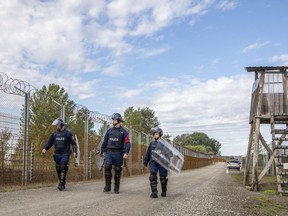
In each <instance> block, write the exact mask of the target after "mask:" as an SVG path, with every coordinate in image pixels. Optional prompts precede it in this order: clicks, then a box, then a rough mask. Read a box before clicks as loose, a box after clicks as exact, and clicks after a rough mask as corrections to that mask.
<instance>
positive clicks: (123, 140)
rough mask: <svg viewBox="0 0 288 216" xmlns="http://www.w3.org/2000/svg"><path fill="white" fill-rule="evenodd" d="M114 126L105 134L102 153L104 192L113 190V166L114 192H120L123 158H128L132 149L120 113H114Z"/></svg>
mask: <svg viewBox="0 0 288 216" xmlns="http://www.w3.org/2000/svg"><path fill="white" fill-rule="evenodd" d="M112 120H113V127H112V128H109V129H108V130H107V132H106V134H105V136H104V140H103V144H102V147H101V154H102V155H105V164H104V169H105V187H104V190H103V191H104V192H109V191H111V180H112V166H114V171H115V175H114V181H115V182H114V183H115V184H114V192H115V193H116V194H118V193H119V189H120V177H121V171H122V165H123V159H124V160H126V159H128V156H129V151H130V140H129V133H128V132H127V131H126V130H125V129H124V128H123V127H122V126H121V123H122V122H123V119H122V117H121V115H120V114H119V113H114V114H113V115H112Z"/></svg>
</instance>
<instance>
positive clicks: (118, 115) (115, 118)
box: [112, 113, 123, 122]
mask: <svg viewBox="0 0 288 216" xmlns="http://www.w3.org/2000/svg"><path fill="white" fill-rule="evenodd" d="M112 120H118V121H119V122H123V119H122V116H121V115H120V114H119V113H113V115H112Z"/></svg>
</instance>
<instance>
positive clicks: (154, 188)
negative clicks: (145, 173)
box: [143, 127, 168, 198]
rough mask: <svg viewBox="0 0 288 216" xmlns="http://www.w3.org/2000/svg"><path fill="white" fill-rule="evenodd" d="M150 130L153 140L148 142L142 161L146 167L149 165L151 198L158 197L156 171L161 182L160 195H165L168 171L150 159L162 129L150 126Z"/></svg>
mask: <svg viewBox="0 0 288 216" xmlns="http://www.w3.org/2000/svg"><path fill="white" fill-rule="evenodd" d="M151 131H152V135H153V138H154V141H152V142H151V143H150V144H149V146H148V149H147V151H146V155H145V158H144V161H143V163H144V166H145V167H147V165H148V164H149V165H150V176H149V180H150V186H151V191H152V193H151V195H150V197H151V198H158V190H157V184H158V182H157V173H158V171H159V175H160V183H161V189H162V193H161V196H162V197H166V192H167V182H168V179H167V175H168V171H167V169H165V168H164V167H163V166H161V165H160V164H159V163H157V162H156V161H154V160H153V159H152V153H153V151H155V149H156V147H157V144H158V142H159V139H160V138H161V136H162V135H163V131H162V129H161V128H159V127H156V128H152V130H151Z"/></svg>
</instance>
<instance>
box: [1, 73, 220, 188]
mask: <svg viewBox="0 0 288 216" xmlns="http://www.w3.org/2000/svg"><path fill="white" fill-rule="evenodd" d="M31 91H36V90H35V89H34V88H33V87H31V86H30V85H29V84H28V83H25V82H24V81H22V80H15V79H12V78H10V77H8V76H7V75H6V74H5V73H1V72H0V97H1V101H0V108H1V109H0V162H1V167H0V170H1V179H0V185H4V186H5V185H27V184H31V183H43V182H54V181H56V180H57V176H56V172H55V164H54V161H53V159H52V158H53V150H50V151H48V152H47V153H46V154H45V155H43V154H41V150H42V148H43V146H44V145H45V144H46V143H45V142H44V141H43V140H41V139H40V138H39V137H40V135H41V136H45V137H46V141H48V138H49V135H50V134H51V132H52V128H47V129H45V130H44V129H43V130H42V131H43V132H42V134H40V135H39V136H38V135H35V133H32V132H33V131H30V133H29V130H30V126H31V119H30V118H29V113H30V103H29V102H30V93H31ZM55 102H56V101H55ZM56 103H57V102H56ZM58 105H59V107H58V108H59V112H58V114H57V115H58V116H59V113H60V117H62V118H63V119H65V117H66V118H67V119H70V120H71V119H74V120H75V119H76V118H79V115H81V119H82V120H83V122H84V123H83V125H81V128H73V130H72V132H73V134H74V135H76V136H77V139H78V140H79V144H80V150H81V154H80V166H79V167H75V166H74V161H73V158H72V157H71V160H70V165H69V172H68V179H69V181H85V180H90V179H99V178H102V177H103V171H101V170H99V169H98V168H97V166H96V157H95V155H96V148H97V146H98V144H99V143H100V140H101V138H102V137H101V136H100V135H98V134H97V133H91V131H90V130H89V124H90V123H91V122H92V123H93V125H94V127H98V128H102V129H103V134H104V131H105V130H107V128H108V127H109V123H110V121H111V119H110V117H109V116H107V115H103V114H100V113H98V112H95V111H89V110H88V109H87V108H86V107H84V106H82V105H79V104H78V105H76V106H74V107H73V112H69V113H68V112H67V113H65V106H64V105H61V104H59V103H58ZM58 105H56V106H58ZM52 114H54V115H55V113H52ZM47 121H48V120H47ZM46 123H47V125H51V122H46ZM67 126H68V128H69V124H68V125H67ZM39 127H42V126H41V125H39ZM35 130H36V129H35ZM127 130H128V131H129V136H130V141H131V153H130V157H129V160H128V161H127V166H126V167H125V168H124V169H123V175H124V176H128V175H140V174H143V173H146V172H147V170H146V169H144V166H143V159H144V157H145V153H146V149H147V147H148V145H149V143H150V142H151V141H152V137H151V135H148V134H144V133H142V132H138V131H135V130H133V129H127ZM31 134H33V135H31ZM38 134H39V133H38ZM175 147H176V148H177V149H178V150H179V151H180V152H181V153H182V154H183V155H184V156H185V163H184V166H183V169H193V168H198V167H202V166H206V165H209V164H211V163H213V162H214V161H215V160H218V159H217V158H213V157H211V156H209V155H205V154H200V153H195V152H192V151H190V150H188V149H185V148H183V147H181V146H175Z"/></svg>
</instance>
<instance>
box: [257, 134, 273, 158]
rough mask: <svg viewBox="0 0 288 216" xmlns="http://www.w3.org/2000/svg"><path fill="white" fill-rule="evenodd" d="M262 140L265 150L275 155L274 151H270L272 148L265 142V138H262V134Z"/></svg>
mask: <svg viewBox="0 0 288 216" xmlns="http://www.w3.org/2000/svg"><path fill="white" fill-rule="evenodd" d="M260 140H261V143H262V145H263V146H264V148H265V149H266V150H267V151H268V152H269V153H270V154H273V151H272V150H271V149H270V147H269V146H268V144H267V143H266V141H265V140H264V137H263V136H262V134H261V133H260Z"/></svg>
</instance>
